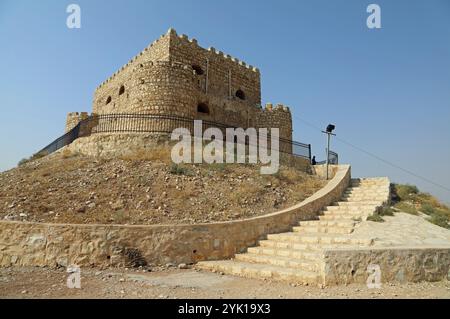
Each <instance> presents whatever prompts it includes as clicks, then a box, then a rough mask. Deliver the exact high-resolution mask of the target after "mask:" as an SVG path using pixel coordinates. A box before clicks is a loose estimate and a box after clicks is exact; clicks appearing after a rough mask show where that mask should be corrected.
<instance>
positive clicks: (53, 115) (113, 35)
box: [0, 0, 450, 202]
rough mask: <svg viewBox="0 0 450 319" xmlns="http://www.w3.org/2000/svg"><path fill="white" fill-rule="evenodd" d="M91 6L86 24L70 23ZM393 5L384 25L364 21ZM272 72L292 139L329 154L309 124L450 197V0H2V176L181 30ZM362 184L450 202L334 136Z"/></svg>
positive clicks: (271, 93) (268, 82)
mask: <svg viewBox="0 0 450 319" xmlns="http://www.w3.org/2000/svg"><path fill="white" fill-rule="evenodd" d="M70 3H76V4H79V5H80V6H81V10H82V11H81V18H82V22H81V23H82V27H81V29H79V30H73V29H72V30H71V29H68V28H67V27H66V17H67V15H68V14H67V13H66V7H67V6H68V5H69V4H70ZM370 3H377V4H379V5H380V6H381V10H382V12H381V18H382V29H381V30H370V29H368V28H367V26H366V18H367V16H368V15H369V14H368V13H366V7H367V5H368V4H370ZM171 26H172V27H174V28H175V29H176V30H177V31H178V33H186V34H188V35H189V36H190V37H195V38H197V39H198V40H199V43H200V45H202V46H204V47H209V46H214V47H215V48H217V49H219V50H222V51H224V52H226V53H228V54H231V55H232V56H235V57H237V58H240V59H242V60H244V61H246V62H248V63H249V64H252V65H255V66H258V67H259V68H260V70H261V74H262V97H263V103H265V102H272V103H278V102H280V103H284V104H286V105H289V106H290V107H291V110H292V112H293V116H294V137H295V139H296V140H299V141H302V142H307V143H311V144H312V145H313V153H314V154H317V155H318V157H319V158H324V144H325V139H324V137H323V136H322V134H321V133H320V132H319V131H318V130H316V129H314V128H312V127H310V126H308V125H306V124H305V123H304V122H302V121H301V120H306V121H308V122H310V123H313V124H314V125H316V126H318V127H325V126H326V124H328V123H329V122H331V123H334V124H336V127H337V129H336V133H337V134H338V137H339V138H341V139H343V140H345V141H348V142H350V143H352V144H354V145H357V146H359V147H361V148H363V149H365V150H367V151H370V152H372V153H375V154H376V155H378V156H380V157H382V158H385V159H388V160H390V161H392V162H394V163H396V164H398V165H399V166H401V167H403V168H405V169H408V170H411V171H413V172H415V173H416V174H419V175H422V176H425V177H427V178H429V179H430V180H432V181H435V182H436V183H439V184H442V185H444V186H446V187H447V188H450V168H449V165H450V130H449V124H450V1H447V0H427V1H425V0H423V1H406V0H404V1H400V0H396V1H385V0H371V1H361V0H353V1H349V0H333V1H331V0H329V1H317V0H314V1H313V0H310V1H298V0H292V1H269V0H267V1H260V0H239V1H233V0H227V1H214V0H210V1H206V0H205V1H200V0H199V1H189V0H183V1H174V0H171V1H168V0H164V1H150V0H146V1H100V0H71V1H64V0H47V1H44V0H42V1H35V0H33V1H21V0H13V1H8V0H6V1H5V0H0V40H1V48H0V94H1V100H0V101H1V110H2V112H1V120H0V149H1V150H2V152H1V156H0V171H1V170H6V169H9V168H11V167H13V166H15V165H16V163H17V162H18V161H19V160H20V159H21V158H23V157H27V156H29V155H31V154H32V153H33V152H35V151H37V150H38V149H40V148H41V147H43V146H45V145H46V144H48V143H49V142H50V141H51V140H53V139H54V138H56V137H58V136H60V135H61V134H62V133H63V129H64V122H65V117H66V113H67V112H70V111H91V101H92V95H93V91H94V89H95V87H96V86H97V85H98V84H99V83H101V82H102V81H103V80H104V79H106V77H108V76H110V75H111V74H112V73H113V72H114V71H116V70H117V69H118V68H119V67H120V66H122V65H123V64H125V63H126V62H127V61H128V60H129V59H130V58H131V57H132V56H134V55H135V54H137V53H138V52H139V51H140V50H141V49H143V48H144V47H146V46H147V45H148V44H149V43H150V42H152V41H153V40H155V39H156V38H157V37H159V36H160V35H161V34H163V33H165V32H166V31H167V29H168V28H169V27H171ZM332 149H334V150H335V151H337V152H338V153H339V154H340V160H341V162H345V163H350V164H351V165H352V171H353V175H354V176H389V177H390V178H391V180H392V181H395V182H408V183H412V184H416V185H418V186H419V187H420V188H421V189H422V190H425V191H429V192H431V193H433V194H435V195H437V196H438V197H439V198H441V199H443V200H445V201H446V202H450V192H448V191H445V190H443V189H440V188H438V187H436V186H433V185H430V184H428V183H426V182H424V181H422V180H420V179H417V178H415V177H413V176H410V175H408V174H405V173H404V172H402V171H400V170H398V169H396V168H392V167H390V166H388V165H386V164H384V163H382V162H380V161H378V160H376V159H373V158H371V157H369V156H367V155H366V154H364V153H361V152H359V151H356V150H355V149H353V148H351V147H349V146H348V145H346V144H344V143H342V142H340V141H337V140H335V141H333V144H332Z"/></svg>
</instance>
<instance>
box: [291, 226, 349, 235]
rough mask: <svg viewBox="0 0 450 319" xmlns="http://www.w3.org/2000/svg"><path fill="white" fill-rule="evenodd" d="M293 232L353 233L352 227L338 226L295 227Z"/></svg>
mask: <svg viewBox="0 0 450 319" xmlns="http://www.w3.org/2000/svg"><path fill="white" fill-rule="evenodd" d="M293 231H294V232H296V233H302V234H309V233H321V234H350V233H352V232H353V226H346V227H338V226H312V225H310V226H295V227H293Z"/></svg>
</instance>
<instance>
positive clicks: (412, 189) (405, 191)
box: [394, 184, 419, 200]
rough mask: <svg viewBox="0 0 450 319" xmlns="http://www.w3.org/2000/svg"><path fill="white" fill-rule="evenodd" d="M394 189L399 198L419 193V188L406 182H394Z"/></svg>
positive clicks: (403, 198)
mask: <svg viewBox="0 0 450 319" xmlns="http://www.w3.org/2000/svg"><path fill="white" fill-rule="evenodd" d="M394 191H395V193H396V194H397V196H398V197H399V198H400V200H408V199H411V198H412V197H414V195H416V194H418V193H419V189H418V188H417V187H416V186H414V185H408V184H405V185H403V184H395V185H394Z"/></svg>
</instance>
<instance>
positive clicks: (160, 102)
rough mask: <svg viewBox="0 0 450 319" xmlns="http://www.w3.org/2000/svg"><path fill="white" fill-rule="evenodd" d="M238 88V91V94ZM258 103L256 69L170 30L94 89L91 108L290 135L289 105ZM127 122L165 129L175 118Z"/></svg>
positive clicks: (150, 129)
mask: <svg viewBox="0 0 450 319" xmlns="http://www.w3.org/2000/svg"><path fill="white" fill-rule="evenodd" d="M239 90H240V91H241V92H240V93H242V95H239V94H237V92H238V91H239ZM260 104H261V83H260V72H259V70H258V69H257V68H255V67H253V66H250V65H247V64H246V63H245V62H242V61H239V60H237V59H235V58H232V57H231V56H229V55H226V54H224V53H223V52H220V51H216V50H215V49H214V48H210V49H204V48H201V47H200V46H199V45H198V43H197V41H196V40H195V39H188V37H187V36H185V35H178V34H177V33H176V32H175V31H174V30H172V29H171V30H169V32H168V33H167V34H165V35H163V36H161V37H160V38H159V39H158V40H156V41H155V42H154V43H152V44H151V45H150V46H148V47H147V48H146V49H145V50H144V51H142V52H141V53H139V54H138V55H137V56H135V57H134V58H132V59H131V60H130V61H129V62H128V63H127V64H126V65H125V66H123V67H122V68H121V69H120V70H119V71H117V72H116V73H114V75H113V76H111V77H110V78H109V79H107V80H106V81H105V82H103V83H102V84H101V85H100V86H99V87H98V88H97V89H96V91H95V94H94V101H93V113H94V114H99V115H101V114H117V113H133V114H136V113H139V114H142V113H144V114H155V115H167V116H179V117H188V118H194V119H203V120H209V121H213V122H218V123H222V124H224V125H226V126H229V127H242V128H248V127H255V128H261V127H266V128H273V127H278V128H280V136H281V137H282V138H285V139H289V140H290V139H292V119H291V114H290V111H289V109H288V108H287V107H284V106H282V105H279V106H276V107H272V106H271V105H268V106H267V107H266V108H265V109H263V108H262V107H261V106H260ZM202 110H203V111H202ZM105 121H112V120H105V119H101V120H100V122H99V127H98V129H97V131H99V132H101V131H102V130H101V124H102V122H103V123H104V122H105ZM128 124H129V125H127V128H128V129H129V130H133V128H136V127H137V126H138V125H139V129H140V130H142V129H147V130H149V131H154V130H158V129H159V128H161V129H162V130H165V131H166V130H167V129H170V128H171V126H173V125H174V121H170V123H169V122H168V121H164V120H161V121H160V122H158V123H156V121H151V122H148V123H144V124H143V123H140V122H139V121H136V120H133V119H130V120H129V123H128ZM71 125H72V124H71ZM142 125H144V126H145V125H147V126H148V127H146V126H145V127H144V128H143V127H142ZM169 126H170V128H169ZM173 128H175V127H173ZM173 128H172V129H173ZM93 132H96V129H95V128H94V130H93ZM283 150H284V151H289V152H290V151H291V150H289V149H283Z"/></svg>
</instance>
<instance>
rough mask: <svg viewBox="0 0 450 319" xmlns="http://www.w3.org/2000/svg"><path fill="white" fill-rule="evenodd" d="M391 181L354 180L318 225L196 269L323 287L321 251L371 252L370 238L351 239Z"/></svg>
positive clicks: (311, 224)
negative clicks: (355, 249) (365, 249)
mask: <svg viewBox="0 0 450 319" xmlns="http://www.w3.org/2000/svg"><path fill="white" fill-rule="evenodd" d="M389 185H390V182H389V179H387V178H367V179H352V180H351V185H350V187H349V188H348V189H347V190H346V191H345V193H344V194H343V196H342V199H341V201H338V202H336V203H334V204H333V205H332V206H328V207H326V208H324V209H323V210H322V212H321V214H320V216H319V219H318V220H311V221H301V222H299V223H298V225H296V226H294V227H293V228H292V231H291V232H286V233H280V234H269V235H267V239H266V240H261V241H260V242H259V246H257V247H250V248H248V249H247V252H246V253H243V254H236V256H235V258H234V259H232V260H219V261H204V262H200V263H198V264H197V268H199V269H203V270H211V271H214V272H223V273H226V274H232V275H239V276H243V277H249V278H270V279H275V280H284V281H289V282H291V283H298V284H321V283H322V282H323V274H324V268H325V262H324V256H323V251H324V249H333V248H346V247H347V248H351V247H361V246H362V247H367V246H371V245H372V244H373V239H372V238H360V237H359V238H355V237H354V236H352V235H351V233H352V232H353V230H354V229H355V227H358V224H359V223H360V222H361V221H363V220H366V218H367V217H368V216H370V215H371V214H373V213H374V212H375V211H376V210H377V209H379V208H381V207H382V206H383V205H385V204H386V203H387V202H388V200H389V194H390V193H389V192H390V191H389V189H390V187H389Z"/></svg>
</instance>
